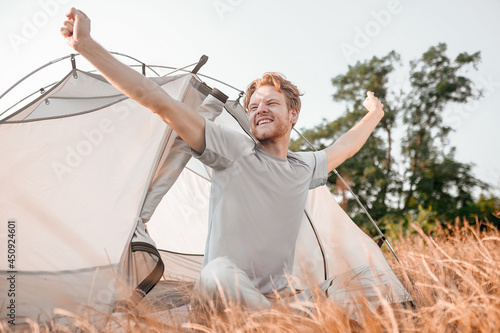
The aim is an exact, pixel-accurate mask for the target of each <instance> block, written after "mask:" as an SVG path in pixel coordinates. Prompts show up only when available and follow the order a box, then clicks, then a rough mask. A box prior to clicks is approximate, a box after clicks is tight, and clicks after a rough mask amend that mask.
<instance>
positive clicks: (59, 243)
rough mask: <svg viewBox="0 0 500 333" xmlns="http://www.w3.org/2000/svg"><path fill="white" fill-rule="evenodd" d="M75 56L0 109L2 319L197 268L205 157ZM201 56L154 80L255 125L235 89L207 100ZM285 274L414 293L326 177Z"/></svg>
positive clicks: (343, 289)
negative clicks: (16, 103)
mask: <svg viewBox="0 0 500 333" xmlns="http://www.w3.org/2000/svg"><path fill="white" fill-rule="evenodd" d="M71 58H72V60H73V68H72V69H71V71H70V72H69V73H68V74H67V75H66V76H64V77H63V78H62V79H61V80H59V81H58V82H57V83H56V84H55V85H53V86H51V87H50V88H49V89H47V90H44V91H43V94H41V95H40V96H39V97H38V98H36V99H34V100H33V101H32V102H30V103H29V104H28V105H26V106H24V107H21V108H20V109H18V110H16V111H12V112H11V113H10V114H9V115H8V116H7V117H5V118H3V119H1V120H0V142H1V144H0V156H1V159H2V163H1V167H0V183H1V184H2V187H1V190H0V220H1V221H6V222H8V224H7V227H6V226H5V225H6V224H3V225H4V227H3V228H4V229H3V230H2V231H1V232H0V234H2V235H4V236H3V238H2V239H1V242H2V243H3V244H5V245H2V246H3V248H4V249H5V248H6V247H7V246H10V247H8V254H12V255H13V256H12V257H9V258H10V261H6V260H5V259H4V260H1V261H0V271H1V273H2V276H6V275H7V276H9V277H10V278H11V280H8V279H0V309H1V313H0V320H6V321H8V320H13V319H14V320H15V321H16V324H19V323H22V322H24V321H25V320H26V319H27V318H29V319H31V320H39V321H47V320H50V319H56V320H64V318H62V319H58V316H57V315H55V314H54V309H57V308H63V309H66V310H68V311H71V312H73V313H76V314H87V315H88V314H92V315H93V318H97V319H96V320H100V319H103V318H104V319H105V317H106V315H107V314H109V313H111V312H113V311H116V310H117V309H118V308H119V305H120V304H122V302H124V301H132V302H139V301H140V300H141V298H142V296H144V294H146V293H148V292H149V291H150V290H151V289H152V288H153V287H154V286H155V285H156V284H157V282H158V281H159V280H160V279H163V280H165V281H195V280H196V278H197V275H198V273H199V271H200V269H201V263H202V259H203V250H204V244H205V238H206V235H207V225H208V196H209V192H210V179H211V170H210V168H208V167H206V166H204V165H202V164H201V163H199V162H198V161H197V160H193V159H191V158H190V152H189V147H187V145H186V144H185V143H184V142H183V141H182V140H181V139H180V138H179V137H178V136H177V135H176V133H175V132H173V131H172V130H171V129H170V128H169V127H168V126H167V125H166V124H165V123H164V122H162V121H161V120H160V119H159V118H158V117H157V116H156V115H155V114H153V113H152V112H150V111H149V110H147V109H145V108H143V107H141V106H140V105H138V104H136V103H135V102H133V101H131V100H130V99H128V98H127V97H126V96H124V95H122V94H121V93H120V92H119V91H117V90H116V89H115V88H114V87H112V86H111V85H110V84H109V83H108V82H107V81H106V80H105V79H104V78H103V77H102V76H100V75H97V74H94V73H91V72H85V71H81V70H78V69H77V68H76V66H75V63H74V57H73V56H71ZM201 65H202V63H200V64H198V66H196V68H195V69H194V70H193V71H191V72H189V71H187V72H186V71H183V72H180V71H177V72H176V75H168V76H159V77H153V78H151V79H152V80H154V81H155V82H156V83H157V84H159V85H160V86H161V87H162V88H163V89H164V90H165V91H167V92H168V93H169V94H170V95H171V96H173V97H174V98H176V99H178V100H181V101H183V102H184V103H187V104H189V105H191V106H192V107H194V108H196V109H197V110H198V112H201V113H202V114H203V115H204V116H205V117H207V118H209V119H211V120H213V121H215V122H217V123H220V124H222V125H225V126H230V127H232V128H234V129H236V130H238V131H243V132H246V133H247V134H248V135H251V134H250V132H249V126H248V120H247V117H246V114H245V113H244V111H243V108H242V106H241V105H240V104H239V98H238V100H236V101H235V100H229V101H227V102H226V105H225V108H224V109H223V110H218V111H217V112H213V110H211V109H210V108H207V107H205V104H204V101H205V97H206V96H207V95H208V94H210V93H212V94H213V93H214V90H213V89H212V88H210V87H209V86H208V85H207V84H206V83H204V82H203V80H202V78H201V77H200V75H199V74H197V71H198V70H199V67H201ZM142 67H143V70H144V67H145V66H144V65H143V66H142ZM179 73H180V74H179ZM240 97H241V94H240ZM146 225H147V228H146ZM146 229H147V231H146ZM9 240H10V241H9ZM9 244H11V245H12V244H15V245H12V246H11V245H9ZM293 275H294V276H295V277H297V278H298V279H299V280H300V281H306V278H307V279H308V281H309V283H311V281H312V282H313V283H320V282H321V281H324V280H325V279H327V278H329V277H338V279H337V280H336V281H337V282H338V283H339V291H338V293H336V296H335V297H334V299H335V301H337V302H339V303H345V304H348V303H349V302H350V300H352V299H353V298H354V297H355V296H356V295H358V296H359V293H362V294H369V293H372V294H373V293H374V289H373V286H374V285H375V286H382V287H383V292H384V297H386V298H387V299H389V300H390V301H392V302H404V301H408V300H410V299H411V297H410V295H409V294H408V292H407V291H406V289H405V288H404V287H403V285H402V284H401V282H400V281H399V280H398V278H397V277H396V275H395V274H394V273H393V271H392V269H391V268H390V266H389V265H388V263H387V261H386V259H385V258H384V256H383V254H382V252H381V251H380V249H379V247H378V246H377V244H375V243H374V242H373V240H372V239H371V238H370V237H368V236H367V235H366V234H364V233H363V232H362V231H361V230H360V229H359V228H358V227H357V226H356V225H355V224H354V223H353V222H352V221H351V219H350V218H349V217H348V216H347V215H346V214H345V213H344V212H343V210H342V209H341V208H340V207H339V205H338V204H337V203H336V202H335V200H334V198H333V197H332V195H331V194H330V192H329V191H328V189H327V187H326V186H322V187H320V188H317V189H315V190H312V191H310V193H309V196H308V200H307V204H306V208H305V211H304V215H303V221H302V226H301V232H300V235H299V238H298V240H297V246H296V254H295V263H294V267H293ZM337 282H336V283H337ZM304 283H305V282H304ZM304 287H305V285H304ZM9 290H11V291H12V292H13V294H11V293H9V292H8V291H9ZM372 296H373V295H372ZM377 299H378V298H377V297H375V298H373V302H374V305H376V303H377V302H379V300H378V301H377ZM12 304H14V310H13V307H12Z"/></svg>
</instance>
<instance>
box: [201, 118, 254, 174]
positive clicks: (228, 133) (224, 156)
mask: <svg viewBox="0 0 500 333" xmlns="http://www.w3.org/2000/svg"><path fill="white" fill-rule="evenodd" d="M252 143H253V141H251V139H250V138H247V137H246V135H244V134H242V133H238V132H237V131H235V130H233V129H230V128H225V127H223V126H221V125H218V124H215V123H213V122H212V121H210V120H208V119H205V150H204V151H203V153H202V154H199V153H198V152H196V151H195V150H193V149H191V155H192V156H193V157H194V158H197V159H198V160H200V162H202V163H203V164H205V165H207V166H209V167H211V168H213V169H215V170H221V169H225V168H228V167H230V166H231V165H232V164H233V162H234V161H235V160H236V159H238V158H239V157H240V156H241V155H242V154H243V152H245V151H246V150H247V149H248V148H250V145H251V144H252Z"/></svg>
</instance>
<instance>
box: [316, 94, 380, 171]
mask: <svg viewBox="0 0 500 333" xmlns="http://www.w3.org/2000/svg"><path fill="white" fill-rule="evenodd" d="M366 95H367V98H366V100H365V101H364V102H363V106H364V107H365V108H366V109H367V110H368V113H367V114H366V115H365V116H364V117H363V119H361V121H360V122H359V123H357V124H356V125H355V126H354V127H353V128H351V129H350V130H349V131H347V132H346V133H345V134H344V135H342V136H341V137H340V138H338V139H337V140H336V141H335V142H334V143H333V144H332V145H331V146H330V147H328V148H325V151H326V154H327V156H328V172H330V171H332V170H333V169H335V168H336V167H338V166H339V165H341V164H342V163H343V162H344V161H345V160H346V159H348V158H349V157H351V156H353V155H354V154H356V153H357V152H358V151H359V150H360V149H361V147H363V145H364V144H365V142H366V140H368V138H369V137H370V134H371V133H372V132H373V130H374V129H375V127H376V126H377V124H378V123H379V122H380V120H381V119H382V117H383V116H384V110H383V107H384V105H383V104H382V103H381V102H380V101H379V100H378V98H376V97H375V95H374V94H373V93H372V92H371V91H369V92H367V93H366Z"/></svg>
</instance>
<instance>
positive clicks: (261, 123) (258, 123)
mask: <svg viewBox="0 0 500 333" xmlns="http://www.w3.org/2000/svg"><path fill="white" fill-rule="evenodd" d="M270 122H272V120H271V119H261V120H259V121H258V122H257V126H260V125H264V124H268V123H270Z"/></svg>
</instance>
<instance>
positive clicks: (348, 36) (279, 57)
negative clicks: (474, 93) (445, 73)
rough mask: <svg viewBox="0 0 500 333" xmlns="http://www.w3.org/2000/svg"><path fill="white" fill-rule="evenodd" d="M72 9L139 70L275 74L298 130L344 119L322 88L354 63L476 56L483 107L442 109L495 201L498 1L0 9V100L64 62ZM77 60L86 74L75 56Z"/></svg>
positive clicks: (498, 174)
mask: <svg viewBox="0 0 500 333" xmlns="http://www.w3.org/2000/svg"><path fill="white" fill-rule="evenodd" d="M72 6H74V7H77V8H79V9H82V10H83V11H84V12H85V13H86V14H87V15H88V16H89V17H90V18H91V20H92V35H93V37H94V39H96V40H97V41H98V42H99V43H100V44H102V45H103V46H104V47H105V48H106V49H108V50H109V51H115V52H120V53H123V54H127V55H129V56H132V57H134V58H137V59H140V60H141V61H143V62H145V63H146V64H151V65H166V66H172V67H182V66H184V65H188V64H191V63H194V62H196V61H197V60H198V59H199V58H200V56H201V55H203V54H206V55H208V56H209V60H208V63H207V64H206V65H205V66H204V67H203V68H202V69H201V71H200V73H202V74H206V75H209V76H213V77H216V78H217V79H219V80H222V81H224V82H227V83H229V84H231V85H233V86H235V87H237V88H239V89H242V90H244V89H245V87H246V86H247V84H248V83H249V82H250V81H252V80H253V79H255V78H257V77H259V76H261V75H262V74H263V73H264V72H269V71H273V72H280V73H283V74H284V75H285V76H286V77H287V78H288V79H290V80H291V81H292V82H294V83H295V84H297V85H298V87H299V89H300V90H301V91H302V92H304V96H303V98H302V111H301V114H300V120H299V123H298V125H297V127H298V128H308V127H312V126H314V125H317V124H319V123H320V122H321V121H322V119H327V120H334V119H336V118H338V117H339V116H341V115H342V114H343V113H344V111H345V105H343V104H342V103H338V102H334V101H333V99H332V97H331V96H332V94H333V93H334V89H333V86H332V85H331V79H332V78H333V77H335V76H337V75H339V74H343V73H345V72H346V71H347V68H348V66H349V65H353V64H355V63H356V61H363V60H365V59H369V58H371V57H372V56H374V55H376V56H384V55H385V54H387V53H388V52H390V51H391V50H395V51H397V52H398V53H399V54H400V55H401V58H402V61H403V62H404V63H408V62H409V61H410V60H413V59H417V58H418V57H419V56H421V54H422V53H423V52H425V51H426V50H428V49H429V47H430V46H433V45H437V44H438V43H440V42H444V43H446V44H447V45H448V55H449V57H451V58H454V57H455V56H456V55H457V54H458V53H460V52H464V51H466V52H469V53H473V52H476V51H481V57H482V62H481V64H480V65H479V66H478V70H477V71H474V70H471V71H469V72H468V75H469V76H470V77H471V78H472V79H473V80H474V82H475V83H476V86H477V87H478V88H481V89H482V90H483V94H484V96H483V98H481V99H480V100H479V101H474V102H471V103H469V104H468V105H450V107H449V108H448V109H447V110H446V112H445V115H446V116H445V121H446V122H447V123H448V124H449V125H451V126H453V128H454V129H455V131H454V132H453V133H452V134H451V135H450V145H451V146H455V147H456V158H457V159H458V160H459V161H461V162H464V163H474V164H475V167H474V169H473V171H474V174H475V175H476V176H477V177H478V178H480V179H481V180H483V181H485V182H487V183H489V184H491V185H492V186H493V191H494V192H495V193H496V194H497V195H499V194H500V139H499V138H498V133H499V127H500V126H499V125H500V112H499V111H500V110H499V105H500V66H499V65H498V64H497V61H498V56H499V54H500V43H498V34H499V33H500V20H499V19H498V16H499V14H500V1H499V0H483V1H475V2H472V1H466V0H455V1H453V0H441V1H440V0H437V1H436V0H434V1H428V0H420V1H415V0H414V1H410V0H377V1H373V0H371V1H370V0H359V1H338V0H317V1H314V0H312V1H302V0H288V1H287V0H276V1H271V0H252V1H250V0H161V1H160V0H142V1H130V0H122V1H104V0H100V1H96V0H85V1H83V0H81V1H70V0H22V1H2V2H0V22H2V23H1V26H0V36H1V39H0V63H1V64H2V71H1V79H0V94H1V93H2V92H4V91H5V90H6V89H7V88H9V87H10V86H11V85H12V84H14V83H15V82H16V81H18V80H19V79H21V78H22V77H23V76H24V75H26V74H28V73H29V72H31V71H32V70H35V69H36V68H38V67H39V66H42V65H44V64H46V63H48V62H50V61H52V60H55V59H58V58H61V57H63V56H66V55H68V54H70V53H72V49H71V48H70V47H69V46H67V45H66V43H65V41H64V39H63V38H62V37H61V35H60V34H59V27H60V26H61V24H62V22H63V21H64V19H65V16H64V15H65V13H66V12H67V11H68V10H69V8H71V7H72ZM73 52H74V51H73ZM120 60H122V61H124V62H126V63H133V62H130V61H129V60H128V59H125V58H120ZM76 61H77V66H78V67H79V68H82V69H89V68H90V67H88V64H86V63H85V61H84V59H83V58H82V57H77V59H76ZM70 69H71V64H70V61H69V60H68V59H67V60H64V61H61V62H59V63H57V64H56V65H52V66H50V67H49V69H44V70H42V71H41V72H40V73H38V74H36V75H34V76H33V77H31V78H30V79H29V80H27V81H26V82H23V83H22V84H21V85H19V86H18V87H16V88H15V89H13V90H12V91H11V92H9V93H8V94H7V95H6V96H5V97H3V98H2V99H0V112H2V111H3V110H5V109H7V108H8V107H10V106H11V105H12V104H14V103H15V102H17V101H18V100H19V99H21V98H23V97H24V96H26V95H28V94H30V93H32V92H34V91H37V90H38V89H39V88H40V87H42V86H44V85H47V84H49V83H52V82H54V81H57V80H58V79H60V78H61V77H62V75H63V74H66V73H67V72H69V70H70ZM406 75H407V74H406ZM404 79H405V73H404V70H402V71H401V72H400V74H399V75H396V76H395V79H394V80H393V81H394V82H391V85H392V87H393V88H394V89H398V88H401V87H403V88H404V87H405V84H404ZM215 86H217V87H218V88H220V89H222V90H223V91H224V92H226V94H228V95H230V98H233V99H234V98H236V97H237V92H236V91H233V90H231V89H228V88H227V87H224V86H222V85H217V84H216V85H215ZM0 144H1V143H0ZM395 149H398V145H396V147H395Z"/></svg>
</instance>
